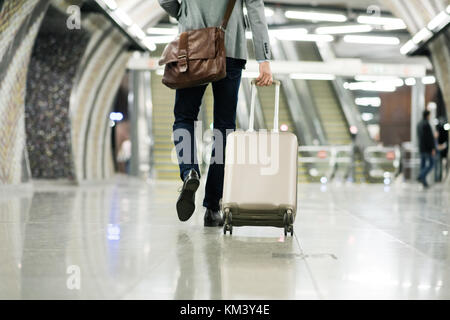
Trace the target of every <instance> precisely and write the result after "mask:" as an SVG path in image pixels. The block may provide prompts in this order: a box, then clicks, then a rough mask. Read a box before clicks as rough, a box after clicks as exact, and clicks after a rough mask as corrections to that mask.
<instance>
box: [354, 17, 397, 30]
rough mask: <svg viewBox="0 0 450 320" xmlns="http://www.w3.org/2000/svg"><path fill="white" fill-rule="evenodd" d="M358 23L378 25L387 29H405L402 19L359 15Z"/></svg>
mask: <svg viewBox="0 0 450 320" xmlns="http://www.w3.org/2000/svg"><path fill="white" fill-rule="evenodd" d="M357 21H358V23H361V24H373V25H380V26H383V27H384V28H386V29H389V30H395V29H406V24H405V22H404V21H403V20H402V19H399V18H390V17H376V16H359V17H358V18H357Z"/></svg>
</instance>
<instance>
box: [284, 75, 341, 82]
mask: <svg viewBox="0 0 450 320" xmlns="http://www.w3.org/2000/svg"><path fill="white" fill-rule="evenodd" d="M289 76H290V78H291V79H294V80H329V81H332V80H336V76H335V75H334V74H319V73H318V74H309V73H292V74H290V75H289Z"/></svg>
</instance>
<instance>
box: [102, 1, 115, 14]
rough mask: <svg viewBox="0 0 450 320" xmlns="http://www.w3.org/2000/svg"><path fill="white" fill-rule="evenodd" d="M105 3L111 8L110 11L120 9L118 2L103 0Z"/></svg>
mask: <svg viewBox="0 0 450 320" xmlns="http://www.w3.org/2000/svg"><path fill="white" fill-rule="evenodd" d="M103 3H104V4H106V6H107V7H108V8H109V10H113V11H114V10H116V9H117V8H118V6H117V3H116V1H114V0H103Z"/></svg>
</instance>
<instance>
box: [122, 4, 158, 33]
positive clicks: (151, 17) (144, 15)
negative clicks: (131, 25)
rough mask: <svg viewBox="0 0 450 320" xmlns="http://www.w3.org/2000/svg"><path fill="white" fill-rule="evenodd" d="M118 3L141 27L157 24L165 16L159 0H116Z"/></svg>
mask: <svg viewBox="0 0 450 320" xmlns="http://www.w3.org/2000/svg"><path fill="white" fill-rule="evenodd" d="M116 3H117V5H118V6H119V7H120V8H122V9H123V10H124V11H125V12H127V13H128V15H129V16H130V18H131V19H133V21H134V22H136V23H137V24H138V25H139V27H141V28H147V27H151V26H153V25H155V24H157V23H158V21H159V20H160V19H161V18H163V17H164V16H165V12H164V10H162V9H161V6H160V5H159V3H158V0H116Z"/></svg>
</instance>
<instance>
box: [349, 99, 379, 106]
mask: <svg viewBox="0 0 450 320" xmlns="http://www.w3.org/2000/svg"><path fill="white" fill-rule="evenodd" d="M355 103H356V104H357V105H358V106H363V107H380V106H381V99H380V98H379V97H367V98H356V99H355Z"/></svg>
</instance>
